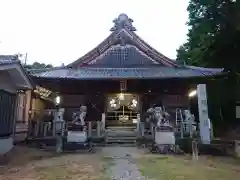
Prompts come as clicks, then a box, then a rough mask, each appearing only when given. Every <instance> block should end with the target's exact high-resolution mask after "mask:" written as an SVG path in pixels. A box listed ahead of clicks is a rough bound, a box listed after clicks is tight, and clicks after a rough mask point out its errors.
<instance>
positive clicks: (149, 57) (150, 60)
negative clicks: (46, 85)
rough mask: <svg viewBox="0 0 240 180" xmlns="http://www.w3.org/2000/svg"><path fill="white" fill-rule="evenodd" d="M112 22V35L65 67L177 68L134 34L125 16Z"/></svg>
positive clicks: (122, 15) (133, 28)
mask: <svg viewBox="0 0 240 180" xmlns="http://www.w3.org/2000/svg"><path fill="white" fill-rule="evenodd" d="M113 22H114V23H115V24H114V27H113V28H111V31H112V33H111V34H110V35H109V36H108V37H107V38H106V39H105V40H104V41H103V42H102V43H100V44H99V45H98V46H97V47H96V48H94V49H93V50H91V51H90V52H88V53H87V54H86V55H84V56H83V57H81V58H79V59H78V60H76V61H74V62H73V63H71V64H69V65H67V67H72V68H78V67H82V66H89V65H93V64H94V65H104V66H105V67H112V66H118V67H128V66H129V65H130V66H132V65H145V64H159V65H162V66H167V67H178V65H177V63H176V62H174V61H173V60H171V59H169V58H168V57H166V56H164V55H163V54H161V53H160V52H158V51H156V50H155V49H154V48H152V47H151V46H150V45H149V44H147V43H146V42H145V41H144V40H142V39H141V38H140V37H139V36H138V35H137V34H136V33H135V32H134V31H136V28H135V27H133V26H132V22H133V20H132V19H130V18H128V16H127V15H126V14H120V15H119V16H118V18H117V19H115V20H114V21H113ZM135 55H136V56H135ZM116 57H117V58H116ZM115 63H116V64H115Z"/></svg>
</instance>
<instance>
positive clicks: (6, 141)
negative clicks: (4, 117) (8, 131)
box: [0, 137, 13, 154]
mask: <svg viewBox="0 0 240 180" xmlns="http://www.w3.org/2000/svg"><path fill="white" fill-rule="evenodd" d="M12 148H13V138H12V137H6V138H0V154H6V153H7V152H9V151H10V150H11V149H12Z"/></svg>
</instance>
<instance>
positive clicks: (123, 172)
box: [103, 147, 150, 180]
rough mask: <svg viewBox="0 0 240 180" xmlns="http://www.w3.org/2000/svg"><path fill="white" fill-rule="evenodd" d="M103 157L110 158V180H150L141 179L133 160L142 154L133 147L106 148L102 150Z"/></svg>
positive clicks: (147, 179)
mask: <svg viewBox="0 0 240 180" xmlns="http://www.w3.org/2000/svg"><path fill="white" fill-rule="evenodd" d="M103 154H104V155H105V157H108V158H111V159H112V160H113V164H112V166H111V167H110V175H111V179H112V180H150V179H149V178H146V177H143V176H142V175H141V172H140V171H139V170H138V167H137V166H136V164H134V163H133V161H132V160H133V158H138V157H140V156H141V154H142V152H141V151H140V150H139V149H137V148H135V147H106V148H103Z"/></svg>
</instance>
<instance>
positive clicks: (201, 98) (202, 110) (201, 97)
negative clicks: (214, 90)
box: [197, 84, 211, 144]
mask: <svg viewBox="0 0 240 180" xmlns="http://www.w3.org/2000/svg"><path fill="white" fill-rule="evenodd" d="M197 96H198V112H199V121H200V137H201V141H202V143H203V144H210V142H211V138H210V137H211V133H210V128H209V127H210V121H209V117H208V105H207V92H206V84H199V85H197Z"/></svg>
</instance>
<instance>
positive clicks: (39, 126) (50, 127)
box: [27, 109, 105, 139]
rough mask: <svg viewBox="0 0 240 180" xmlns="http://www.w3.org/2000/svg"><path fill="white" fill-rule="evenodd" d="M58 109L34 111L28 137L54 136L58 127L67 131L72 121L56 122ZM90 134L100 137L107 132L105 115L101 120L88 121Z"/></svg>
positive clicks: (29, 124)
mask: <svg viewBox="0 0 240 180" xmlns="http://www.w3.org/2000/svg"><path fill="white" fill-rule="evenodd" d="M55 113H57V110H56V109H49V110H41V111H33V112H32V113H31V118H30V119H29V122H28V135H27V136H28V138H32V139H34V138H54V137H55V136H56V134H57V131H58V129H61V128H62V129H64V131H65V132H66V131H67V130H68V127H69V126H70V124H71V122H65V121H63V122H56V121H54V115H55ZM86 125H87V131H88V136H89V137H92V138H100V137H102V136H103V135H104V133H105V117H104V115H103V117H102V120H101V121H89V122H86Z"/></svg>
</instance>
